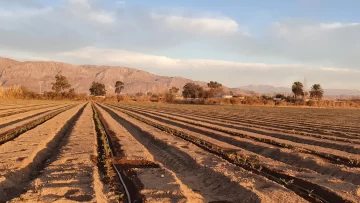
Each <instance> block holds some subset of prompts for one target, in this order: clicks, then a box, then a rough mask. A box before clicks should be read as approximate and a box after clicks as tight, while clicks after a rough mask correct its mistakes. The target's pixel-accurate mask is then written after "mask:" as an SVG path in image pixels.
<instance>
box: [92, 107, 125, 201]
mask: <svg viewBox="0 0 360 203" xmlns="http://www.w3.org/2000/svg"><path fill="white" fill-rule="evenodd" d="M95 110H96V109H95ZM96 111H97V110H96ZM99 121H100V124H101V127H102V128H104V125H103V124H102V123H101V120H100V119H99ZM104 133H105V138H106V142H107V144H108V145H109V144H110V143H109V138H108V134H107V133H106V131H105V128H104ZM110 154H111V158H113V157H114V154H113V152H112V150H111V148H110ZM112 166H113V167H114V169H115V171H116V173H117V175H118V177H119V179H120V181H121V184H122V185H123V187H124V189H125V193H126V196H127V199H128V202H129V203H131V198H130V193H129V191H128V189H127V187H126V185H125V182H124V180H123V178H122V177H121V174H120V172H119V170H118V169H117V168H116V166H115V164H113V163H112Z"/></svg>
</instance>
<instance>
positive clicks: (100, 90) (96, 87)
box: [89, 82, 106, 96]
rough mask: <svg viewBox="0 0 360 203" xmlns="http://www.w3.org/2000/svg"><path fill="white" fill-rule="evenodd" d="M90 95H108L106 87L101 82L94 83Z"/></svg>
mask: <svg viewBox="0 0 360 203" xmlns="http://www.w3.org/2000/svg"><path fill="white" fill-rule="evenodd" d="M89 90H90V94H91V95H94V96H104V95H105V94H106V89H105V85H104V84H102V83H99V82H92V85H91V87H90V89H89Z"/></svg>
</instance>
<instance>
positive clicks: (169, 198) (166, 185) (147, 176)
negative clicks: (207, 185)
mask: <svg viewBox="0 0 360 203" xmlns="http://www.w3.org/2000/svg"><path fill="white" fill-rule="evenodd" d="M99 110H100V112H101V113H102V115H103V116H104V119H105V120H106V121H107V123H108V125H109V127H110V129H111V130H112V131H113V132H115V134H116V135H117V137H118V138H119V142H120V144H121V149H122V150H123V153H124V156H125V157H126V159H128V160H147V161H152V162H154V157H153V156H152V154H151V153H149V151H148V150H147V149H146V148H145V147H144V146H143V145H142V144H141V143H139V142H138V141H137V140H136V139H135V138H134V137H133V136H132V135H131V134H130V133H129V132H128V131H127V130H126V129H125V128H124V127H123V126H122V125H120V123H119V122H117V121H116V120H115V119H114V118H113V117H111V116H110V115H109V114H108V113H107V112H106V111H104V110H103V109H101V108H99ZM156 163H157V164H159V165H160V166H161V168H145V169H141V168H139V169H134V170H135V171H136V173H137V175H138V178H139V179H140V181H141V183H142V184H143V188H142V189H141V191H140V193H141V194H143V195H144V196H145V198H146V200H147V202H186V201H187V200H189V201H190V200H191V201H192V202H199V201H201V200H202V198H201V196H199V195H197V194H195V193H193V192H192V191H191V190H190V189H189V188H187V187H186V185H183V184H181V182H180V183H178V182H179V180H178V179H177V177H176V174H174V173H173V172H172V171H170V170H168V169H167V168H166V167H164V166H163V165H162V164H161V163H159V162H156ZM161 175H164V177H161ZM154 179H155V180H156V181H154ZM183 190H185V191H186V194H187V196H185V195H184V194H183Z"/></svg>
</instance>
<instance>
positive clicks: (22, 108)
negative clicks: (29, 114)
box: [0, 102, 61, 115]
mask: <svg viewBox="0 0 360 203" xmlns="http://www.w3.org/2000/svg"><path fill="white" fill-rule="evenodd" d="M60 104H61V103H59V102H56V103H53V102H52V103H50V102H49V103H45V104H36V105H26V106H16V107H7V108H3V109H0V115H1V114H4V113H9V112H19V111H26V110H31V109H39V108H46V107H47V106H54V105H60Z"/></svg>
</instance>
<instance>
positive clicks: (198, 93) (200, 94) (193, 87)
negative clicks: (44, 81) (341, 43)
mask: <svg viewBox="0 0 360 203" xmlns="http://www.w3.org/2000/svg"><path fill="white" fill-rule="evenodd" d="M51 84H52V88H51V89H52V90H53V91H54V92H55V94H57V95H62V96H64V97H70V98H71V97H72V96H73V95H75V90H74V88H71V85H70V83H69V81H68V80H67V78H66V77H65V76H63V75H61V74H58V75H56V76H55V82H54V83H51ZM124 87H125V84H124V83H123V82H122V81H116V83H115V93H116V94H117V95H119V94H120V93H121V91H122V90H123V89H124ZM291 90H292V92H293V94H294V99H295V100H298V99H299V98H301V97H302V99H305V98H306V97H307V96H308V95H309V93H310V95H309V96H310V98H311V99H317V100H320V99H322V97H323V95H324V90H323V89H322V87H321V85H320V84H314V85H312V86H311V90H310V91H309V92H307V91H306V90H304V85H303V84H302V83H301V82H299V81H296V82H294V83H293V84H292V86H291ZM89 91H90V95H93V96H105V95H106V87H105V84H103V83H100V82H95V81H94V82H92V84H91V87H90V89H89ZM178 92H179V88H177V87H172V88H170V89H169V90H168V92H166V93H165V100H166V101H172V100H174V99H175V97H176V95H177V94H178ZM224 93H225V92H224V89H223V85H222V84H221V83H218V82H216V81H210V82H209V83H207V89H204V87H202V86H200V85H198V84H195V83H186V84H185V85H184V87H183V90H182V92H181V94H182V96H183V97H184V98H191V99H196V98H202V99H206V98H214V97H216V96H217V95H222V94H224ZM229 94H231V95H232V92H230V93H229ZM275 98H279V99H284V98H285V95H282V94H277V95H276V96H275Z"/></svg>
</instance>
